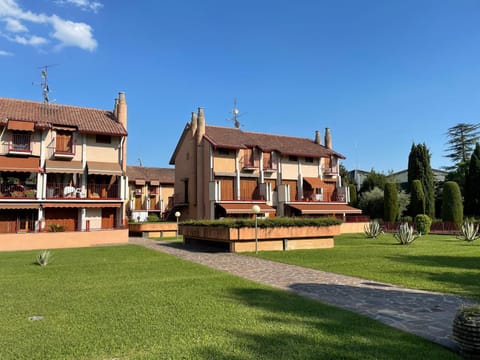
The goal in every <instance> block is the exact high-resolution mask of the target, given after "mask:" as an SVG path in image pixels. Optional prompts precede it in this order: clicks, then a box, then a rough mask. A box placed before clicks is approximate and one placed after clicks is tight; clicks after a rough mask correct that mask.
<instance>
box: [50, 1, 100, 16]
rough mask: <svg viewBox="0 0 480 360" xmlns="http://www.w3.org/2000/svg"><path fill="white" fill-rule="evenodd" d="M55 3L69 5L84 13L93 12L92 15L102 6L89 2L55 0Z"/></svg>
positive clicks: (95, 2)
mask: <svg viewBox="0 0 480 360" xmlns="http://www.w3.org/2000/svg"><path fill="white" fill-rule="evenodd" d="M55 2H56V3H57V4H61V5H65V4H71V5H74V6H77V7H79V8H80V9H82V10H84V11H93V12H94V13H96V12H97V11H98V10H100V9H101V8H102V7H103V4H102V3H101V2H98V1H89V0H57V1H55Z"/></svg>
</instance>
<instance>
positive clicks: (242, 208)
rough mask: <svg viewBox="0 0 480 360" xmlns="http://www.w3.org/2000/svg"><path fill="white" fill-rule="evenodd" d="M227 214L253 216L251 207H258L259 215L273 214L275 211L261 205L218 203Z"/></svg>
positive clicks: (265, 205)
mask: <svg viewBox="0 0 480 360" xmlns="http://www.w3.org/2000/svg"><path fill="white" fill-rule="evenodd" d="M218 205H219V206H220V207H221V208H223V209H224V210H225V211H226V213H227V214H253V211H252V206H254V205H258V206H259V207H260V213H261V214H263V213H274V212H275V211H276V210H275V209H274V208H273V207H271V206H268V205H267V204H263V203H219V204H218Z"/></svg>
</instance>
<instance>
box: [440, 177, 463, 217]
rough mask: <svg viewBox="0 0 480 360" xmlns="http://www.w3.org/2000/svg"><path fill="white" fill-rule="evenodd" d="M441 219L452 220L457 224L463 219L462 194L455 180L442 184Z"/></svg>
mask: <svg viewBox="0 0 480 360" xmlns="http://www.w3.org/2000/svg"><path fill="white" fill-rule="evenodd" d="M442 220H443V221H451V222H454V223H455V224H457V226H460V224H461V223H462V221H463V204H462V194H461V193H460V187H459V186H458V184H457V183H456V182H455V181H447V182H445V184H444V185H443V203H442Z"/></svg>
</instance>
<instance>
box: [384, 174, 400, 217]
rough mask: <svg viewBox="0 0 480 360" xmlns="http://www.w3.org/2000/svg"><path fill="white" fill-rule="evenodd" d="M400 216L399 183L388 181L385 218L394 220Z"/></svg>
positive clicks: (385, 192)
mask: <svg viewBox="0 0 480 360" xmlns="http://www.w3.org/2000/svg"><path fill="white" fill-rule="evenodd" d="M397 216H398V192H397V185H396V184H394V183H386V184H385V189H384V195H383V220H385V221H387V222H394V221H395V220H397Z"/></svg>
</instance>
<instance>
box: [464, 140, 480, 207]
mask: <svg viewBox="0 0 480 360" xmlns="http://www.w3.org/2000/svg"><path fill="white" fill-rule="evenodd" d="M465 214H467V215H470V216H479V215H480V143H478V142H477V145H476V146H475V150H474V152H473V153H472V157H471V158H470V164H469V168H468V174H467V177H466V179H465Z"/></svg>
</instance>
